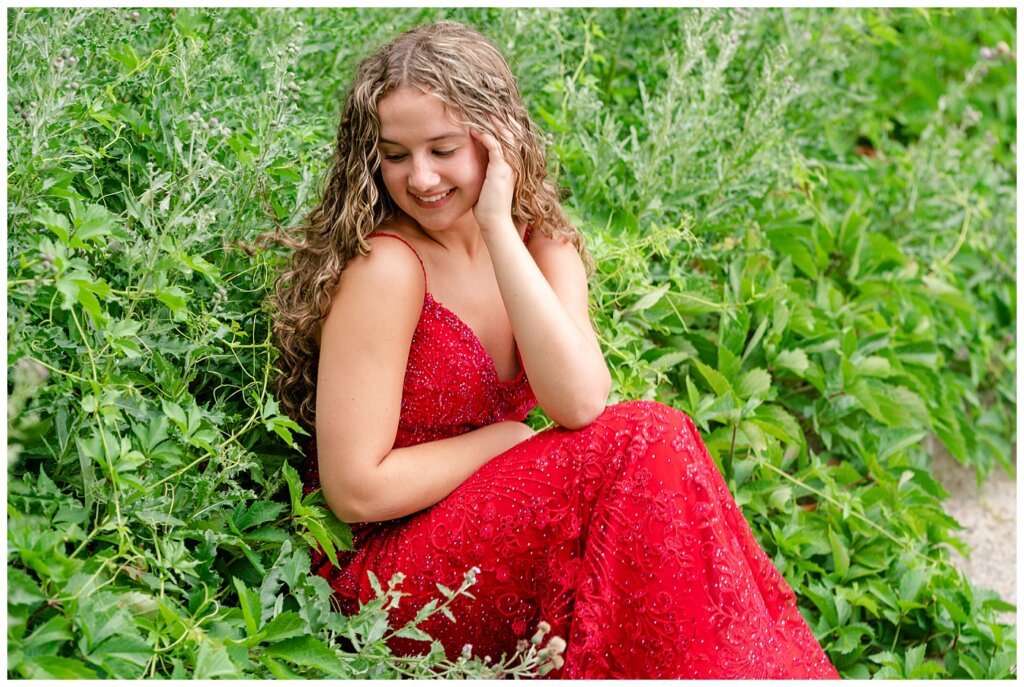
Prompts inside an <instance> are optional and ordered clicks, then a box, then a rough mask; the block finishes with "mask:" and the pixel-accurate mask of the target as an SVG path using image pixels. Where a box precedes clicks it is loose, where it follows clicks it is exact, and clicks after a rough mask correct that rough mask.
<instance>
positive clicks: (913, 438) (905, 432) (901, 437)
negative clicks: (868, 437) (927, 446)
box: [878, 427, 927, 461]
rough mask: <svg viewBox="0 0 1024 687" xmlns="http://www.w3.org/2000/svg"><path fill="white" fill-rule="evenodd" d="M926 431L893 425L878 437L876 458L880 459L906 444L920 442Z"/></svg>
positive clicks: (901, 448) (903, 447)
mask: <svg viewBox="0 0 1024 687" xmlns="http://www.w3.org/2000/svg"><path fill="white" fill-rule="evenodd" d="M926 436H927V432H922V431H920V430H916V429H907V428H904V427H893V428H891V429H887V430H885V431H883V432H882V434H881V436H880V437H879V439H878V460H880V461H882V460H885V459H886V458H888V457H889V456H892V455H894V454H896V453H899V452H900V451H902V450H903V449H905V448H907V447H908V446H914V445H916V444H919V443H921V441H922V440H923V439H924V438H925V437H926Z"/></svg>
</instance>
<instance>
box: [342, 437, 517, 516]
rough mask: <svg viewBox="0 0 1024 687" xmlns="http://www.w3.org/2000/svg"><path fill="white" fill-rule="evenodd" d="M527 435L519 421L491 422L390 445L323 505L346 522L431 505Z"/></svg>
mask: <svg viewBox="0 0 1024 687" xmlns="http://www.w3.org/2000/svg"><path fill="white" fill-rule="evenodd" d="M532 435H533V431H532V430H531V429H530V428H529V427H528V426H527V425H524V424H522V423H519V422H496V423H494V424H492V425H487V426H485V427H481V428H480V429H476V430H473V431H471V432H467V433H465V434H461V435H459V436H457V437H452V438H450V439H440V440H438V441H431V442H427V443H424V444H418V445H416V446H409V447H406V448H398V449H392V450H391V452H390V453H388V455H387V456H385V458H384V460H382V461H381V462H380V463H379V464H378V465H377V466H376V467H375V468H373V469H371V470H369V471H368V472H367V473H366V474H365V475H364V476H363V477H362V478H361V479H359V484H353V485H348V488H347V489H336V490H332V492H334V493H340V494H343V496H342V497H341V498H340V499H338V500H339V503H328V505H329V506H330V507H331V510H332V511H333V512H334V513H335V515H337V516H338V517H339V518H340V519H342V520H344V521H346V522H379V521H382V520H391V519H393V518H399V517H402V516H404V515H409V514H411V513H415V512H417V511H420V510H423V509H424V508H427V507H429V506H432V505H434V504H435V503H437V502H438V501H440V500H441V499H443V498H444V497H445V496H447V495H448V494H450V493H451V492H452V491H454V490H455V488H456V487H458V486H459V485H460V484H462V483H463V482H465V481H466V480H467V479H468V478H469V477H470V476H471V475H472V474H473V473H474V472H476V471H477V470H479V469H480V467H481V466H483V465H484V464H485V463H487V462H488V461H489V460H491V459H492V458H494V457H495V456H497V455H500V454H501V453H504V452H505V451H507V450H508V449H510V448H512V447H513V446H515V445H516V444H519V443H521V442H522V441H525V440H526V439H528V438H529V437H530V436H532ZM326 493H327V490H326V485H325V495H326Z"/></svg>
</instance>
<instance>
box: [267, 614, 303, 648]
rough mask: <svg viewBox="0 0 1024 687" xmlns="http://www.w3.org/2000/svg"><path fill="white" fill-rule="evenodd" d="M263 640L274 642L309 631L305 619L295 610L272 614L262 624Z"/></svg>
mask: <svg viewBox="0 0 1024 687" xmlns="http://www.w3.org/2000/svg"><path fill="white" fill-rule="evenodd" d="M262 632H263V633H264V635H265V636H264V641H267V642H275V641H278V640H281V639H287V638H289V637H294V636H296V635H299V634H304V633H308V632H309V626H308V625H307V624H306V621H305V620H303V619H302V617H301V616H300V615H299V614H298V613H296V612H295V611H285V612H283V613H279V614H277V615H276V616H274V617H273V618H272V619H271V620H270V622H268V623H267V624H266V626H264V628H263V630H262Z"/></svg>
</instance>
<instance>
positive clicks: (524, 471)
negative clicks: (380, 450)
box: [304, 234, 838, 678]
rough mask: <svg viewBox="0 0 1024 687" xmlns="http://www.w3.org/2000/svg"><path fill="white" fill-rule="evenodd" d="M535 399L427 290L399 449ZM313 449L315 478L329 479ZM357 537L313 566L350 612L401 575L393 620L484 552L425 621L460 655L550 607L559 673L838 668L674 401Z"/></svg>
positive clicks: (544, 615) (605, 419)
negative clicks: (464, 593)
mask: <svg viewBox="0 0 1024 687" xmlns="http://www.w3.org/2000/svg"><path fill="white" fill-rule="evenodd" d="M377 235H378V236H391V235H387V234H377ZM391 238H398V237H395V236H391ZM399 240H401V239H399ZM535 405H536V400H535V399H534V397H533V393H532V391H531V390H530V386H529V382H528V381H527V379H526V375H525V373H523V372H520V374H519V376H518V377H516V378H515V379H512V380H508V381H502V380H500V379H498V374H497V372H496V370H495V368H494V363H493V360H492V359H491V357H490V355H489V354H488V353H487V351H486V350H484V348H483V345H482V344H481V343H480V341H479V339H477V337H476V335H475V334H474V333H473V331H472V330H471V329H470V328H469V326H468V325H466V324H465V323H464V322H462V321H461V320H460V319H459V318H458V317H457V316H456V315H455V314H454V313H453V312H451V311H450V310H448V309H447V308H446V307H445V306H444V305H442V304H441V303H439V302H437V301H435V300H434V298H433V297H432V296H431V295H430V293H429V291H427V292H426V294H425V296H424V300H423V311H422V313H421V315H420V320H419V323H418V325H417V327H416V330H415V333H414V335H413V339H412V344H411V348H410V351H409V360H408V366H407V369H406V375H405V382H404V389H403V396H402V405H401V415H400V420H399V427H398V434H397V438H396V441H395V447H396V448H400V447H404V446H411V445H414V444H419V443H422V442H427V441H434V440H438V439H443V438H447V437H453V436H457V435H459V434H462V433H464V432H468V431H470V430H472V429H475V428H478V427H482V426H484V425H487V424H490V423H493V422H498V421H502V420H515V421H522V420H523V419H524V418H525V417H526V415H527V413H528V412H529V411H530V410H531V409H532V408H533V407H534V406H535ZM311 445H315V444H314V442H311ZM310 453H311V455H310V456H309V460H308V461H307V464H306V469H305V473H304V477H305V481H306V489H307V491H311V490H313V489H316V488H319V480H318V478H317V463H316V455H315V452H312V451H311V452H310ZM353 537H354V541H355V551H350V552H340V553H339V566H338V567H335V566H333V565H332V564H331V563H330V561H328V560H327V558H326V556H324V555H323V553H322V552H315V553H314V558H313V570H314V572H315V573H316V574H319V575H320V576H322V577H324V578H325V579H326V580H327V581H328V582H329V583H330V585H331V587H332V588H333V589H334V591H335V592H336V597H337V600H338V601H339V602H340V604H341V607H342V610H343V612H345V613H353V612H355V611H356V610H358V607H359V603H360V602H363V601H366V600H368V599H370V598H372V597H373V591H372V589H371V587H370V583H369V578H368V576H367V574H366V573H367V571H373V572H374V574H376V575H377V577H378V578H379V579H382V580H388V579H390V578H391V576H392V575H393V574H394V573H397V572H401V573H404V574H405V576H406V577H405V580H404V582H403V583H402V586H401V590H402V591H403V592H405V593H407V594H409V596H407V597H404V598H403V599H402V603H401V605H400V606H399V608H398V609H397V610H395V611H392V613H393V614H394V615H393V616H392V626H393V627H397V626H400V625H401V624H404V623H405V622H406V621H407V620H409V619H411V618H412V616H413V615H414V614H415V612H416V610H417V609H419V608H421V607H422V606H423V605H425V604H426V603H427V601H429V600H430V599H432V598H438V591H437V586H436V584H437V583H441V584H444V585H447V586H448V587H451V588H457V587H458V586H459V585H460V584H461V582H462V578H463V574H464V573H465V572H466V571H467V570H469V569H470V568H472V567H477V568H479V570H480V572H479V573H478V574H477V583H476V584H475V585H474V586H473V587H472V588H471V591H472V593H473V595H474V597H475V599H469V598H465V597H459V598H458V599H457V600H456V602H455V604H454V606H453V608H452V610H453V612H454V614H455V617H456V618H457V622H455V623H453V622H451V621H450V620H448V619H447V618H445V617H444V616H443V615H441V614H437V615H436V616H434V617H432V618H431V619H429V620H428V621H427V622H426V623H424V624H423V625H422V627H423V629H425V630H426V631H427V632H428V633H430V635H431V636H432V637H434V638H435V639H438V640H440V641H441V642H442V643H443V644H444V646H445V649H446V652H447V653H448V656H449V657H450V658H452V659H454V658H455V657H457V656H458V654H459V653H460V651H461V650H462V647H463V646H464V645H466V644H472V645H473V653H474V654H475V655H479V656H484V655H490V656H492V657H495V658H497V657H499V656H501V655H502V654H503V653H506V654H511V653H512V652H513V651H514V649H515V646H516V643H517V641H518V640H520V639H525V638H529V637H530V636H531V635H532V634H533V632H534V630H535V629H536V626H537V623H538V622H539V621H541V620H543V621H546V622H548V623H549V624H550V625H551V633H552V634H554V635H558V636H561V637H563V638H564V639H566V640H567V642H568V647H567V649H566V651H565V655H564V657H565V665H564V667H563V668H562V669H561V670H556V671H553V672H552V673H549V674H548V677H561V678H836V677H838V675H837V673H836V671H835V669H834V668H833V666H832V664H831V663H830V662H829V660H828V658H827V657H826V656H825V653H824V652H823V651H822V649H821V646H820V645H819V644H818V642H817V641H816V640H815V638H814V635H813V634H812V633H811V630H810V628H809V627H808V625H807V623H806V622H805V621H804V619H803V618H802V617H801V615H800V613H799V611H798V610H797V607H796V603H795V598H794V595H793V592H792V591H791V590H790V588H789V586H788V585H787V584H786V582H785V580H784V579H783V578H782V576H781V575H780V574H779V572H778V571H777V570H776V569H775V568H774V566H773V565H772V564H771V561H769V560H768V558H767V556H766V555H765V553H764V552H763V551H762V550H761V548H760V547H759V546H758V544H757V542H756V541H755V539H754V537H753V535H752V533H751V531H750V527H749V526H748V525H747V523H746V521H745V520H744V518H743V515H742V513H741V512H740V510H739V508H738V507H737V506H736V503H735V501H734V500H733V498H732V495H731V494H730V493H729V491H728V489H727V487H726V485H725V482H724V480H723V479H722V476H721V474H720V473H719V471H718V468H717V467H716V466H715V463H714V461H713V460H712V459H711V457H710V455H709V454H708V452H707V449H706V448H705V447H704V444H703V442H702V441H701V438H700V435H699V434H698V432H697V430H696V428H695V427H694V424H693V422H692V421H691V420H690V419H689V418H688V417H687V416H686V415H684V414H683V413H681V412H679V411H677V410H674V409H673V408H670V407H668V406H665V405H661V404H658V403H652V402H634V403H621V404H618V405H614V406H611V407H609V408H607V409H606V410H605V412H604V413H603V414H602V415H601V416H600V417H598V419H597V420H596V421H594V422H593V423H592V424H591V425H589V426H588V427H586V428H584V429H582V430H578V431H569V430H565V429H562V428H558V427H555V428H552V429H549V430H546V431H544V432H541V433H539V434H537V435H535V436H534V437H532V438H531V439H529V440H527V441H525V442H523V443H521V444H519V445H517V446H515V447H513V448H512V449H510V450H508V451H506V452H505V453H502V454H501V455H499V456H497V457H495V458H494V459H492V460H491V461H490V462H488V463H487V464H486V465H484V466H483V467H482V468H480V470H478V471H477V472H476V473H475V474H473V475H472V476H471V477H470V478H469V479H468V480H466V481H465V482H464V483H463V484H462V485H460V486H459V487H457V488H456V489H455V490H454V491H453V492H452V493H451V494H450V495H448V496H447V497H446V498H445V499H443V500H442V501H441V502H439V503H437V504H436V505H434V506H431V507H430V508H427V509H425V510H422V511H419V512H417V513H414V514H412V515H409V516H406V517H403V518H400V519H397V520H391V521H388V522H383V523H367V524H358V525H354V526H353ZM392 648H393V649H394V650H395V651H397V652H400V653H406V654H414V653H423V652H424V651H426V649H427V645H426V643H424V642H416V641H414V640H406V639H398V640H395V641H394V643H393V644H392Z"/></svg>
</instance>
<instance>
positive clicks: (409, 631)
mask: <svg viewBox="0 0 1024 687" xmlns="http://www.w3.org/2000/svg"><path fill="white" fill-rule="evenodd" d="M395 636H396V637H402V638H404V639H412V640H415V641H417V642H430V641H433V638H432V637H431V636H430V635H428V634H427V633H426V632H424V631H423V630H421V629H420V628H418V627H413V626H410V625H407V626H406V627H403V628H402V629H400V630H399V631H398V632H396V633H395Z"/></svg>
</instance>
